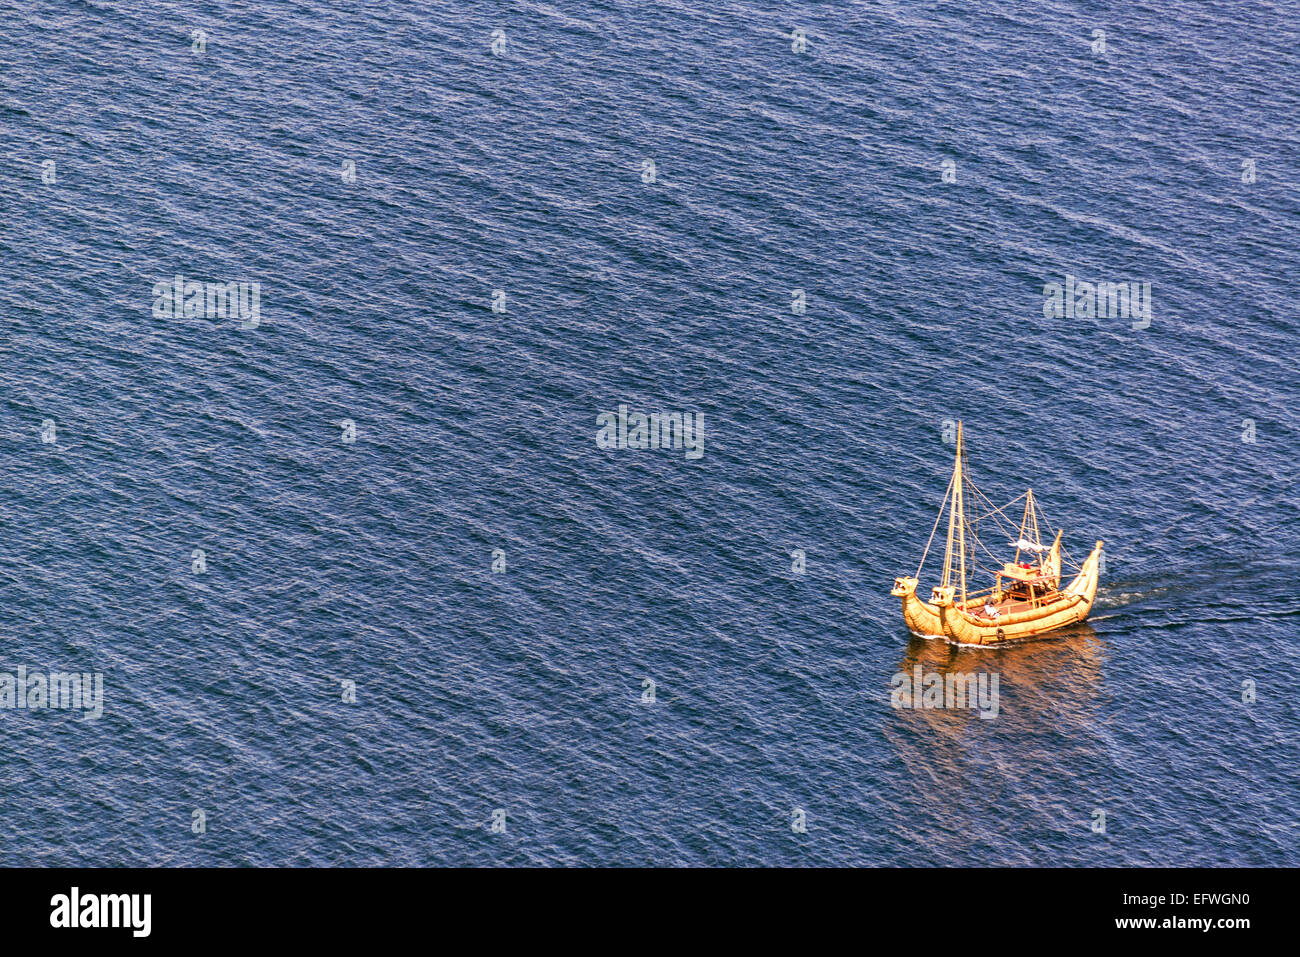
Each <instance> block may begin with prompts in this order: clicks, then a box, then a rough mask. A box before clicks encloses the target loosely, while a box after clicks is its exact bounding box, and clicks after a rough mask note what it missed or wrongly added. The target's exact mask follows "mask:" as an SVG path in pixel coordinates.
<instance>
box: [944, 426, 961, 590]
mask: <svg viewBox="0 0 1300 957" xmlns="http://www.w3.org/2000/svg"><path fill="white" fill-rule="evenodd" d="M962 448H963V442H962V428H961V422H960V421H958V422H957V460H956V462H955V463H954V464H953V467H952V508H951V509H950V510H949V512H948V547H947V548H946V549H945V550H944V553H943V581H942V582H941V585H942V586H943V587H945V588H946V587H948V586H949V585H950V584H952V556H953V548H954V546H956V548H957V550H958V552H959V556H960V557H959V558H958V562H959V567H960V571H961V601H962V605H963V606H964V605H965V604H966V529H965V520H964V513H963V509H962V473H961V454H962Z"/></svg>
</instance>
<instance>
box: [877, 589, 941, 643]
mask: <svg viewBox="0 0 1300 957" xmlns="http://www.w3.org/2000/svg"><path fill="white" fill-rule="evenodd" d="M916 585H917V581H916V579H915V578H897V579H895V580H894V588H893V591H891V592H890V594H891V595H893V596H894V597H895V598H900V599H902V602H903V622H904V623H905V624H906V625H907V627H908V629H909V630H911V632H912V634H914V635H922V636H925V637H936V638H942V637H943V636H944V634H943V624H942V622H941V621H940V620H939V608H938V606H937V605H934V604H931V603H930V602H928V601H921V599H919V598H917V597H916Z"/></svg>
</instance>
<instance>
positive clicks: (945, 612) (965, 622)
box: [936, 541, 1102, 645]
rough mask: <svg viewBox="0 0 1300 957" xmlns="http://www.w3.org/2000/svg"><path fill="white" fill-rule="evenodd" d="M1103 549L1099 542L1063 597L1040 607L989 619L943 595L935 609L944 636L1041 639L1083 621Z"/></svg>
mask: <svg viewBox="0 0 1300 957" xmlns="http://www.w3.org/2000/svg"><path fill="white" fill-rule="evenodd" d="M1101 549H1102V543H1101V542H1100V541H1099V542H1097V544H1096V546H1095V547H1094V548H1093V550H1092V553H1091V554H1090V555H1089V556H1088V558H1087V560H1086V561H1085V562H1084V563H1083V567H1082V568H1081V569H1080V571H1079V574H1078V575H1077V576H1076V577H1075V579H1074V581H1073V582H1071V583H1070V585H1069V587H1067V588H1066V589H1065V590H1064V591H1062V592H1061V595H1060V598H1058V599H1057V600H1055V601H1052V602H1049V603H1047V604H1044V605H1041V606H1040V607H1038V608H1032V609H1029V610H1026V611H1023V612H1018V613H1015V614H1010V615H1002V616H1000V617H998V618H996V619H989V618H986V617H984V616H983V615H977V614H971V613H970V612H968V611H966V610H964V609H962V608H960V607H958V606H957V604H956V603H955V602H953V600H952V597H951V596H948V597H946V598H940V599H939V601H938V602H937V605H936V609H937V611H938V615H939V625H940V628H941V630H942V634H943V636H944V638H946V639H948V640H949V641H952V642H954V643H956V644H961V645H1000V644H1005V643H1007V642H1012V641H1025V640H1027V639H1031V638H1039V637H1042V636H1044V635H1048V634H1050V633H1051V632H1054V631H1058V630H1060V629H1061V628H1065V627H1068V626H1070V625H1074V624H1077V623H1078V622H1081V621H1083V620H1084V619H1085V618H1087V617H1088V614H1089V613H1090V612H1091V611H1092V605H1093V602H1094V600H1095V599H1096V597H1097V581H1098V577H1099V570H1100V564H1101Z"/></svg>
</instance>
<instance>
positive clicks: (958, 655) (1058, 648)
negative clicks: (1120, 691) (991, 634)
mask: <svg viewBox="0 0 1300 957" xmlns="http://www.w3.org/2000/svg"><path fill="white" fill-rule="evenodd" d="M1105 651H1106V646H1105V643H1104V642H1103V641H1102V640H1101V639H1100V638H1099V637H1098V636H1097V631H1096V629H1095V628H1093V627H1092V625H1090V624H1088V623H1087V622H1080V623H1078V624H1075V625H1070V626H1068V627H1066V628H1062V629H1061V630H1060V631H1057V632H1054V633H1053V634H1052V637H1051V638H1050V639H1046V640H1037V641H1025V642H1020V643H1017V644H1007V645H1000V646H998V647H996V648H987V647H985V648H976V647H969V646H965V645H954V644H950V643H949V642H947V641H944V640H943V639H942V638H919V637H917V636H915V635H913V636H912V639H911V641H909V642H908V644H907V650H906V652H905V653H904V655H903V660H902V662H900V663H899V666H898V670H899V672H900V673H904V674H907V675H915V674H916V667H917V665H920V666H921V673H922V674H924V675H930V674H938V675H941V676H944V678H945V679H946V678H947V676H948V675H950V674H951V675H959V674H960V675H969V674H975V675H979V674H981V673H984V674H988V675H997V676H998V691H999V697H1000V699H1001V702H1000V705H999V708H1000V711H1001V710H1005V709H1006V707H1007V702H1008V701H1011V700H1014V708H1015V710H1016V711H1017V712H1018V713H1019V719H1018V721H1017V723H1018V724H1019V723H1023V722H1026V721H1029V722H1034V723H1036V720H1035V719H1036V718H1041V717H1045V716H1048V715H1050V716H1052V718H1053V719H1054V720H1061V719H1064V720H1070V717H1069V715H1070V712H1074V713H1075V715H1076V717H1077V718H1079V719H1080V720H1083V715H1082V713H1081V712H1084V711H1087V710H1088V706H1089V703H1090V701H1091V699H1092V698H1093V697H1094V696H1095V694H1096V692H1097V687H1098V685H1099V684H1100V682H1101V665H1102V662H1103V661H1104V660H1105ZM900 710H903V711H904V713H906V714H915V715H921V716H923V718H924V719H925V720H926V721H929V722H932V723H933V724H934V726H935V727H934V730H939V729H941V728H952V729H958V728H963V727H966V726H967V724H968V721H967V719H968V718H971V717H974V715H972V714H970V713H969V711H960V710H952V709H949V708H922V709H900ZM1002 717H1004V715H1002V714H1001V713H999V715H998V719H999V720H1000V719H1001V718H1002ZM1008 717H1009V716H1008Z"/></svg>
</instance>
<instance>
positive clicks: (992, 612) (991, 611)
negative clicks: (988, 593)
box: [984, 598, 998, 618]
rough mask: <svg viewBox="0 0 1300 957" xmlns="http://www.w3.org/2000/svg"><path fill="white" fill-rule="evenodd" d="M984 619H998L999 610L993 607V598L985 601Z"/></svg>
mask: <svg viewBox="0 0 1300 957" xmlns="http://www.w3.org/2000/svg"><path fill="white" fill-rule="evenodd" d="M984 617H985V618H996V617H998V610H997V609H996V608H994V607H993V599H991V598H985V599H984Z"/></svg>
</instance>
